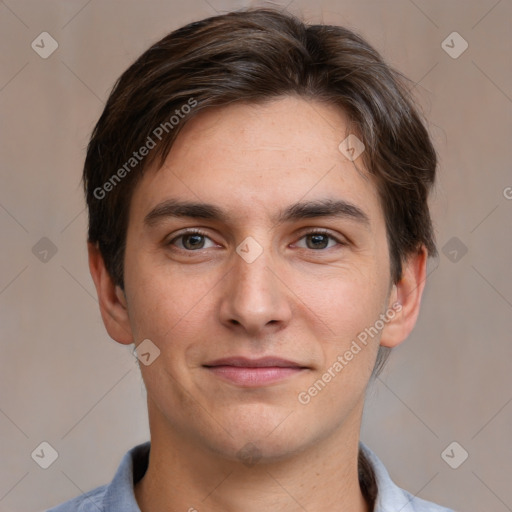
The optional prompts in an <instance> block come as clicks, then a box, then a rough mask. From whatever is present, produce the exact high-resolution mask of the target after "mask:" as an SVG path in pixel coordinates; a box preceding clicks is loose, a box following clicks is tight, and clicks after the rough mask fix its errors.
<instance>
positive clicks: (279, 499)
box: [135, 412, 370, 512]
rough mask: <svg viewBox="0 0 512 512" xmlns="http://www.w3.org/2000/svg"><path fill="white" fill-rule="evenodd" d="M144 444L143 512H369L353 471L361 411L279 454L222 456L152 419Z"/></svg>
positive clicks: (138, 493)
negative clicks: (329, 432)
mask: <svg viewBox="0 0 512 512" xmlns="http://www.w3.org/2000/svg"><path fill="white" fill-rule="evenodd" d="M151 419H153V420H154V419H155V418H154V416H153V418H152V414H151V412H150V426H151V451H150V459H149V466H148V469H147V471H146V474H145V475H144V477H143V478H142V479H141V480H140V481H139V482H138V483H137V484H136V486H135V496H136V499H137V502H138V503H139V507H140V509H141V511H142V512H175V511H189V512H194V510H196V511H197V512H206V511H208V512H237V511H240V510H244V511H245V512H260V511H261V510H273V511H275V512H303V511H304V510H311V511H312V510H339V511H345V510H347V511H348V510H349V511H351V512H369V511H370V508H369V505H368V503H367V502H366V501H365V499H364V497H363V494H362V492H361V488H360V486H359V477H358V451H359V450H358V449H359V428H360V421H361V418H360V415H359V417H358V419H357V421H356V422H355V424H353V425H350V424H348V423H350V422H345V425H344V428H341V429H340V431H339V432H337V433H336V435H334V436H332V437H330V438H328V439H323V440H321V441H319V442H317V443H315V445H314V446H313V447H310V448H307V449H305V450H303V451H301V452H300V453H298V454H294V455H293V456H290V457H289V458H287V459H286V460H280V461H277V462H276V461H264V460H259V461H257V462H256V463H254V464H250V463H249V462H247V461H246V463H245V464H244V463H242V462H240V461H233V460H229V459H224V458H222V456H220V455H219V454H216V453H214V452H210V451H208V449H206V448H205V447H204V446H199V445H198V443H197V440H196V441H195V442H193V441H192V440H188V439H186V438H184V437H183V436H179V435H176V433H175V432H169V431H168V430H167V429H166V428H165V425H164V423H163V422H162V423H161V422H159V421H158V418H157V419H156V421H151Z"/></svg>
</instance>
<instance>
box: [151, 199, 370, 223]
mask: <svg viewBox="0 0 512 512" xmlns="http://www.w3.org/2000/svg"><path fill="white" fill-rule="evenodd" d="M169 217H171V218H172V217H174V218H180V217H187V218H191V219H207V220H215V221H220V222H224V223H227V222H228V220H229V215H228V213H227V212H225V211H224V210H222V209H221V208H219V207H218V206H215V205H213V204H209V203H199V202H193V201H179V200H177V199H167V200H165V201H162V202H161V203H159V204H157V205H156V206H155V207H154V208H153V209H152V210H151V211H150V212H149V213H148V214H147V215H146V216H145V217H144V224H145V225H146V226H148V227H153V226H155V225H156V224H158V223H160V222H161V221H162V220H164V219H166V218H169ZM315 217H337V218H347V219H351V220H355V221H357V222H359V223H360V224H362V225H364V226H366V227H370V218H369V216H368V215H367V214H366V213H365V212H364V211H363V210H362V209H361V208H359V207H358V206H356V205H355V204H353V203H350V202H348V201H345V200H342V199H319V200H315V201H306V202H297V203H294V204H292V205H290V206H288V207H287V208H285V209H284V210H281V211H280V212H279V213H278V214H277V216H276V217H275V218H274V219H273V220H274V221H275V222H276V223H283V222H291V221H297V220H304V219H312V218H315Z"/></svg>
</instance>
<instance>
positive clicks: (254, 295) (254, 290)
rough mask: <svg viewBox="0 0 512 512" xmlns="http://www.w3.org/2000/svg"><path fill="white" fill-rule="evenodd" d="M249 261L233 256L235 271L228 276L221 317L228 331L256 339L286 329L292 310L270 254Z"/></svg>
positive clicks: (236, 255) (233, 269)
mask: <svg viewBox="0 0 512 512" xmlns="http://www.w3.org/2000/svg"><path fill="white" fill-rule="evenodd" d="M249 261H250V260H245V259H244V258H243V257H242V256H239V254H234V255H233V267H232V269H231V271H230V272H228V274H227V275H226V276H225V279H226V280H227V282H226V283H225V284H224V287H223V294H222V301H221V305H220V317H221V322H222V323H223V324H224V325H226V326H228V327H229V328H231V329H233V328H238V329H239V330H243V331H244V333H245V334H247V335H248V336H251V337H256V336H261V335H265V334H269V333H271V332H272V333H273V332H276V331H278V330H281V329H283V328H284V327H285V326H286V325H287V324H288V323H289V321H290V318H291V314H292V310H291V305H290V293H289V290H288V288H287V286H286V284H285V283H284V279H282V278H281V277H280V276H279V271H278V266H277V265H276V264H275V262H274V261H273V258H272V257H271V254H270V251H269V250H264V251H263V252H262V254H260V255H259V256H258V257H257V258H256V259H255V260H254V261H252V262H249Z"/></svg>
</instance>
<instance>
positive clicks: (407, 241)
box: [83, 9, 437, 359]
mask: <svg viewBox="0 0 512 512" xmlns="http://www.w3.org/2000/svg"><path fill="white" fill-rule="evenodd" d="M406 80H407V79H406V78H405V77H404V76H403V75H402V74H400V73H399V72H398V71H395V70H394V69H392V68H391V67H390V66H389V65H387V64H386V63H385V62H384V60H383V59H382V57H381V56H380V55H379V53H378V52H377V51H376V50H375V49H374V48H372V47H371V46H370V45H369V44H368V43H367V42H366V41H365V40H364V39H363V38H362V37H360V36H359V35H357V34H356V33H354V32H353V31H351V30H349V29H347V28H344V27H339V26H330V25H308V24H305V23H303V22H302V21H301V20H299V19H298V18H296V17H294V16H292V15H290V14H287V13H283V12H281V11H278V10H273V9H249V10H245V11H237V12H231V13H228V14H224V15H220V16H215V17H211V18H208V19H205V20H202V21H198V22H195V23H191V24H189V25H186V26H185V27H182V28H180V29H178V30H176V31H174V32H171V33H170V34H169V35H167V36H166V37H164V38H163V39H162V40H160V41H158V42H157V43H156V44H154V45H153V46H152V47H151V48H149V49H148V50H147V51H146V52H144V54H143V55H141V56H140V57H139V58H138V59H137V60H136V61H135V62H134V63H133V64H132V65H131V66H130V67H129V68H128V69H127V70H126V71H125V72H124V73H123V74H122V76H121V77H120V78H119V80H118V81H117V83H116V84H115V86H114V88H113V90H112V93H111V94H110V97H109V99H108V101H107V104H106V106H105V109H104V111H103V113H102V115H101V117H100V119H99V121H98V123H97V124H96V127H95V128H94V131H93V134H92V137H91V140H90V143H89V146H88V150H87V157H86V160H85V167H84V173H83V179H84V188H85V193H86V200H87V205H88V208H89V233H88V238H89V241H90V242H93V243H97V244H98V246H99V249H100V251H101V254H102V256H103V259H104V261H105V265H106V268H107V270H108V272H109V273H110V275H111V276H112V278H113V280H114V281H115V283H116V284H118V285H119V286H121V287H122V288H124V280H123V260H124V252H125V240H126V230H127V221H128V211H129V205H130V201H131V196H132V193H133V190H134V188H135V186H136V183H137V181H138V180H139V179H140V177H141V176H142V174H143V172H144V170H145V169H147V168H148V166H149V165H150V164H151V163H152V162H155V160H157V159H159V160H160V163H163V161H164V160H165V157H166V156H167V154H168V152H169V151H170V149H171V146H172V144H173V142H174V140H175V139H176V136H177V134H178V133H179V131H180V129H181V128H183V126H184V125H185V124H186V122H187V121H188V120H189V119H191V118H192V117H193V116H196V115H197V114H198V113H199V112H201V111H202V110H204V109H206V108H209V107H213V106H222V105H227V104H229V103H232V102H249V103H258V102H264V101H266V100H269V99H274V98H277V97H280V96H284V95H292V94H293V95H299V96H301V97H304V98H308V99H314V100H318V101H322V102H326V103H328V104H332V105H334V106H337V107H339V108H341V109H342V110H343V111H344V112H345V113H346V114H347V115H348V118H349V119H350V122H351V125H352V126H353V128H351V129H352V131H353V132H354V133H357V136H358V137H359V138H361V139H362V141H363V143H364V145H365V151H364V153H363V154H362V156H361V158H362V162H363V164H364V166H365V168H366V169H367V170H368V172H369V173H370V174H371V175H372V176H373V177H374V179H375V183H376V185H377V189H378V193H379V197H380V201H381V205H382V208H383V211H384V215H385V220H386V230H387V238H388V244H389V251H390V260H391V276H392V279H393V282H398V281H399V279H400V277H401V272H402V262H403V261H404V259H405V258H406V256H408V255H409V254H411V253H413V252H415V251H418V250H419V248H420V247H421V246H425V247H426V249H427V251H428V253H429V255H435V254H437V251H436V247H435V243H434V236H433V229H432V222H431V218H430V213H429V208H428V204H427V199H428V194H429V192H430V189H431V188H432V185H433V183H434V178H435V171H436V161H437V158H436V152H435V150H434V147H433V145H432V142H431V140H430V137H429V135H428V132H427V129H426V127H425V125H424V121H423V120H422V118H421V116H420V114H419V112H418V110H417V108H416V107H415V103H414V101H413V99H412V97H411V95H410V93H409V90H408V88H407V86H406V84H407V81H406ZM186 105H188V107H190V108H187V109H185V107H184V106H186ZM192 106H193V108H192ZM172 116H174V117H175V118H176V119H178V117H179V120H178V122H177V123H174V122H172V119H171V118H172ZM158 127H162V128H161V130H160V131H161V133H160V131H159V132H158V133H159V134H160V135H161V136H160V137H159V140H158V143H156V141H154V139H155V138H156V137H155V136H154V133H155V130H156V129H157V128H158ZM164 131H165V133H164ZM150 139H151V141H153V142H154V143H155V147H154V149H151V150H150V151H149V152H147V151H145V152H144V153H146V156H145V157H144V158H143V159H140V163H139V159H137V161H135V160H136V159H135V157H134V156H133V155H134V152H135V153H136V152H137V151H138V150H139V149H140V148H142V147H145V146H146V147H148V146H149V140H150ZM340 142H341V140H340ZM132 160H133V161H132ZM127 162H131V163H130V165H127ZM131 164H134V165H131ZM132 168H134V171H131V169H132ZM123 169H124V170H123ZM381 359H382V358H381Z"/></svg>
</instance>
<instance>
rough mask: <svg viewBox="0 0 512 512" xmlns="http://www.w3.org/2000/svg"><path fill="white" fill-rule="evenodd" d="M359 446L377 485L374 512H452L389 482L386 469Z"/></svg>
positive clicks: (361, 444)
mask: <svg viewBox="0 0 512 512" xmlns="http://www.w3.org/2000/svg"><path fill="white" fill-rule="evenodd" d="M359 446H360V449H361V451H362V452H363V454H364V456H365V458H366V459H367V460H368V462H369V463H370V465H371V468H372V470H373V473H374V476H375V480H376V484H377V499H376V503H375V508H374V512H388V511H390V510H401V511H402V512H454V511H453V510H452V509H449V508H446V507H442V506H440V505H436V504H435V503H431V502H430V501H425V500H423V499H421V498H418V497H416V496H413V495H412V494H411V493H409V492H407V491H405V490H403V489H401V488H400V487H398V486H397V485H396V484H395V483H394V482H393V480H391V477H390V476H389V473H388V471H387V469H386V468H385V466H384V464H383V463H382V462H381V461H380V459H379V458H378V457H377V455H375V453H373V452H372V451H371V450H370V449H369V448H368V447H367V446H365V445H364V444H363V443H360V445H359Z"/></svg>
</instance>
